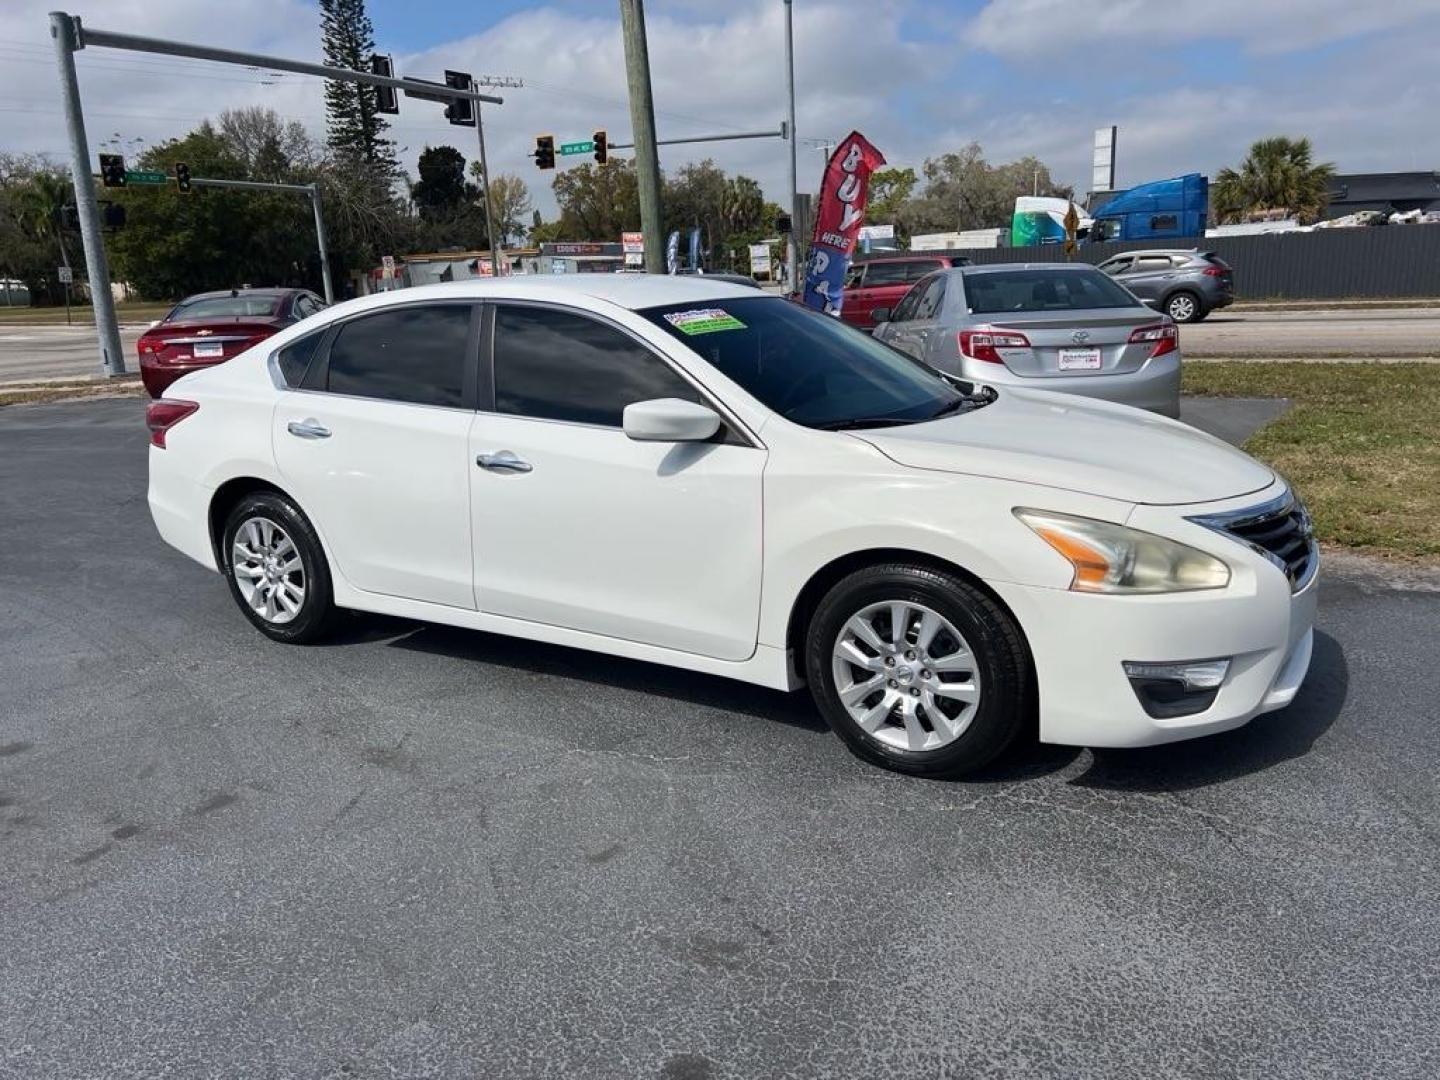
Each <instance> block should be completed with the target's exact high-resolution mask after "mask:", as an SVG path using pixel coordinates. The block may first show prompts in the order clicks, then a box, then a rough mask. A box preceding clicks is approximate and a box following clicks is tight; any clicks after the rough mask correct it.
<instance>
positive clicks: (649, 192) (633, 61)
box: [620, 0, 665, 274]
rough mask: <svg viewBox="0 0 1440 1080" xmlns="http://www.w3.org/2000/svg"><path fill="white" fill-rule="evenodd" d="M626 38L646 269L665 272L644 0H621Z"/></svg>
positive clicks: (627, 79)
mask: <svg viewBox="0 0 1440 1080" xmlns="http://www.w3.org/2000/svg"><path fill="white" fill-rule="evenodd" d="M620 29H621V33H622V34H623V36H624V38H625V79H626V82H627V83H628V84H629V87H630V126H631V130H632V131H634V133H635V173H636V180H638V181H639V188H640V229H641V231H642V232H643V233H644V234H645V269H646V271H647V272H649V273H651V274H663V273H664V272H665V238H664V236H662V235H661V230H662V229H663V228H664V225H663V220H664V219H663V218H661V216H660V151H659V150H658V149H657V148H656V146H655V100H654V97H653V96H652V94H651V91H650V51H649V48H648V47H647V46H646V44H645V4H644V0H620Z"/></svg>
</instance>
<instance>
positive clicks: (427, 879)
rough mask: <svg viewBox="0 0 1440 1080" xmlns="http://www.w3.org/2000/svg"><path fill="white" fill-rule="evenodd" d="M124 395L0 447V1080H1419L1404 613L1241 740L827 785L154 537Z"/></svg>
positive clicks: (734, 744) (630, 707)
mask: <svg viewBox="0 0 1440 1080" xmlns="http://www.w3.org/2000/svg"><path fill="white" fill-rule="evenodd" d="M145 453H146V441H145V435H144V429H143V425H142V403H141V402H139V401H135V400H110V401H103V402H91V403H83V404H63V405H48V406H14V407H9V408H5V409H0V865H3V868H4V873H3V875H0V941H3V948H0V1076H3V1077H6V1078H10V1077H14V1078H25V1080H36V1078H48V1077H64V1078H73V1077H78V1076H106V1077H131V1076H161V1075H166V1076H200V1075H206V1076H209V1075H216V1076H221V1075H224V1076H255V1077H260V1076H306V1077H330V1078H340V1077H487V1078H488V1077H511V1076H517V1077H530V1076H567V1077H587V1078H609V1077H616V1078H622V1077H623V1078H635V1077H657V1078H670V1080H676V1078H690V1080H698V1078H718V1077H802V1076H804V1077H808V1076H844V1077H884V1078H887V1080H889V1078H895V1077H911V1076H953V1077H967V1078H968V1077H987V1076H1001V1075H1014V1076H1025V1077H1048V1076H1055V1077H1071V1078H1073V1077H1107V1078H1111V1077H1137V1078H1139V1077H1144V1078H1147V1080H1152V1078H1156V1077H1180V1076H1183V1077H1265V1078H1279V1077H1297V1078H1298V1077H1304V1078H1316V1077H1356V1076H1367V1077H1415V1078H1422V1077H1424V1078H1432V1077H1434V1076H1435V1075H1437V1073H1440V993H1437V990H1440V984H1437V976H1436V972H1437V971H1440V908H1437V904H1436V898H1437V896H1440V862H1437V857H1436V856H1437V842H1440V793H1437V792H1440V789H1437V785H1436V783H1435V776H1436V774H1437V769H1440V723H1437V711H1436V706H1435V695H1434V657H1435V655H1436V646H1437V637H1440V594H1437V593H1428V592H1423V591H1405V590H1403V589H1395V588H1388V587H1382V586H1379V585H1376V584H1374V583H1373V582H1366V581H1361V580H1346V579H1340V578H1331V579H1330V580H1327V581H1326V582H1325V583H1324V594H1323V599H1322V603H1321V611H1320V625H1319V629H1320V635H1319V640H1318V643H1317V649H1316V655H1315V663H1314V667H1313V668H1312V672H1311V676H1310V679H1309V681H1308V683H1307V684H1306V686H1305V688H1304V689H1303V690H1302V692H1301V694H1300V696H1299V698H1298V699H1297V701H1296V703H1295V704H1294V705H1293V706H1291V707H1290V708H1289V709H1287V710H1285V711H1283V712H1281V713H1277V714H1273V715H1271V716H1269V717H1265V718H1262V719H1260V720H1258V721H1256V722H1255V723H1253V724H1252V725H1250V726H1249V727H1247V728H1245V729H1242V730H1241V731H1238V732H1234V733H1231V734H1228V735H1223V736H1218V737H1215V738H1211V739H1207V740H1204V741H1200V742H1195V743H1189V744H1179V745H1176V746H1172V747H1168V748H1160V749H1154V750H1146V751H1132V752H1104V753H1092V752H1090V751H1085V750H1075V749H1065V748H1035V747H1031V748H1030V749H1028V750H1027V751H1026V752H1025V753H1022V754H1020V755H1018V756H1016V757H1015V758H1014V759H1012V760H1010V761H1008V762H1006V763H1005V764H1004V765H1003V766H1001V767H999V768H997V769H995V770H994V771H993V772H992V773H990V774H988V775H986V776H984V777H981V778H979V779H976V780H973V781H971V782H965V783H935V782H923V781H917V780H913V779H907V778H903V777H899V776H895V775H892V774H888V773H885V772H882V771H879V770H876V769H874V768H870V767H868V766H865V765H863V764H861V763H859V762H857V761H855V760H854V759H852V758H851V757H850V756H849V755H848V754H847V753H846V751H845V750H844V749H843V748H842V746H841V744H840V743H839V741H838V740H836V739H835V738H833V737H832V736H831V735H829V733H828V732H826V731H825V730H824V729H823V727H822V726H821V725H820V723H819V721H818V719H817V717H816V715H815V713H814V712H813V711H812V709H811V707H810V705H809V704H808V701H807V699H806V698H805V697H804V696H803V695H790V696H787V695H783V694H779V693H775V692H770V691H765V690H761V689H758V688H755V687H750V686H746V685H742V684H739V683H731V682H728V681H724V680H720V679H715V678H709V677H705V676H699V675H695V674H690V673H685V672H678V671H672V670H668V669H664V668H659V667H652V666H648V665H645V664H640V663H632V662H627V661H623V660H617V659H612V658H606V657H601V656H596V655H592V654H587V653H582V652H576V651H571V650H566V649H561V648H554V647H549V646H541V645H533V644H528V643H525V642H520V641H513V640H507V639H503V638H498V637H490V636H486V635H482V634H476V633H470V632H465V631H460V630H452V629H444V628H437V627H428V626H422V625H417V624H412V623H405V622H400V621H395V620H379V619H368V618H359V617H357V618H356V619H354V620H353V622H352V624H351V625H350V626H349V628H348V629H347V631H346V633H345V634H344V636H343V637H342V638H341V639H340V640H338V641H337V642H335V643H334V644H333V645H329V646H325V647H317V648H308V649H304V648H287V647H284V646H281V645H276V644H272V643H270V642H268V641H267V640H266V639H264V638H262V637H261V636H260V635H259V634H257V633H255V632H254V631H253V630H252V629H251V628H250V627H249V625H248V624H247V623H246V622H245V621H244V619H243V618H242V617H241V616H240V614H239V613H238V612H237V611H236V610H234V609H233V607H232V605H231V601H230V599H229V597H228V595H227V594H226V591H225V589H224V586H223V584H222V582H221V579H220V578H219V577H217V576H215V575H212V574H208V573H206V572H205V571H203V570H201V569H200V568H199V567H197V566H195V565H193V564H191V563H189V562H188V561H187V560H185V559H184V558H183V557H181V556H180V555H178V554H176V553H174V552H172V551H170V550H169V549H168V548H166V547H165V546H164V545H162V543H161V542H160V541H159V540H158V538H157V537H156V536H155V534H154V530H153V527H152V525H151V523H150V521H149V517H148V513H147V511H146V507H145V493H144V488H145V478H144V467H145Z"/></svg>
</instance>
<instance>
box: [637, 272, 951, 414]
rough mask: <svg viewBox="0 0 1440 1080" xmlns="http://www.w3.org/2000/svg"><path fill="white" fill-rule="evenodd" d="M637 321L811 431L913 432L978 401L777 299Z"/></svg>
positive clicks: (699, 307)
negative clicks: (888, 427) (912, 426)
mask: <svg viewBox="0 0 1440 1080" xmlns="http://www.w3.org/2000/svg"><path fill="white" fill-rule="evenodd" d="M639 314H641V315H642V316H644V317H645V318H647V319H649V320H650V321H651V322H653V323H654V324H655V325H656V326H658V327H660V328H661V329H662V330H665V331H666V332H667V333H669V334H671V335H672V336H673V337H675V338H676V340H678V341H681V342H683V343H684V344H685V345H687V346H689V347H690V348H691V349H693V350H694V351H695V352H697V353H699V354H700V355H701V356H702V357H704V358H705V359H706V360H707V361H709V362H710V363H711V364H713V365H714V366H715V367H716V368H718V369H719V370H720V371H721V372H723V373H724V374H725V375H726V376H728V377H729V378H731V379H733V380H734V381H735V382H737V383H739V384H740V385H741V386H742V387H744V388H745V390H746V391H747V392H748V393H749V394H750V395H751V396H753V397H754V398H755V399H756V400H758V401H759V402H761V403H762V404H763V405H765V406H767V407H768V408H770V409H773V410H774V411H775V412H777V413H779V414H780V415H781V416H783V417H785V418H786V419H787V420H791V421H794V422H795V423H797V424H803V425H805V426H806V427H817V428H841V427H872V426H874V427H879V426H883V425H885V424H903V423H913V422H915V421H919V420H929V419H932V418H934V417H936V416H939V415H944V414H945V413H948V412H955V411H957V410H959V409H960V408H961V407H963V406H964V405H966V404H967V403H969V402H971V400H972V399H969V398H966V397H965V396H964V395H962V394H961V393H960V392H959V391H958V390H956V389H954V388H953V387H951V386H950V385H949V384H948V383H946V382H945V381H944V380H943V379H941V378H940V377H939V376H938V375H936V374H934V373H932V372H931V371H929V370H928V369H926V368H924V367H921V366H920V365H919V364H918V363H916V362H915V361H913V360H911V359H910V358H909V357H907V356H904V355H902V354H901V353H898V352H896V351H894V350H893V349H891V348H889V347H888V346H886V345H882V344H880V343H879V342H878V341H875V340H874V339H873V338H871V337H870V336H869V335H868V334H865V333H862V332H861V331H859V330H855V329H853V328H851V327H849V326H846V325H845V324H844V323H842V322H841V321H840V320H839V319H837V318H835V317H833V316H830V315H821V314H819V313H818V312H814V311H811V310H809V309H808V308H804V307H801V306H800V305H798V304H792V303H788V302H787V301H785V300H781V299H779V298H776V297H759V296H757V297H754V298H747V299H743V300H709V301H704V302H698V303H689V304H670V305H667V306H666V307H657V308H647V309H646V310H644V311H641V312H640V313H639Z"/></svg>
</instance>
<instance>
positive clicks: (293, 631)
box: [219, 491, 338, 645]
mask: <svg viewBox="0 0 1440 1080" xmlns="http://www.w3.org/2000/svg"><path fill="white" fill-rule="evenodd" d="M252 519H261V520H264V521H268V522H271V523H273V524H274V525H275V526H278V527H279V528H280V529H281V530H283V532H284V534H285V535H286V536H287V537H288V538H289V539H290V541H291V542H292V543H293V544H294V547H295V551H296V553H297V554H298V555H299V557H300V565H301V574H302V575H303V576H298V577H292V578H291V580H294V581H298V582H299V583H301V584H303V587H304V598H303V600H301V601H300V602H299V604H298V611H296V612H295V613H294V614H293V615H292V616H290V617H289V619H288V621H286V622H275V621H272V620H270V619H267V618H265V617H264V616H263V615H262V614H261V613H260V612H258V611H256V610H255V609H254V608H253V607H251V605H250V602H249V600H248V599H247V598H246V595H245V593H244V591H243V590H242V588H241V585H240V583H239V582H238V581H237V580H236V573H235V567H234V565H233V562H234V560H233V555H232V553H233V552H234V549H235V538H236V534H237V533H239V531H240V529H241V527H242V526H244V525H245V524H246V522H248V521H251V520H252ZM219 554H220V571H221V573H223V574H224V575H225V582H226V584H227V585H229V587H230V595H231V596H232V597H234V599H235V603H236V605H238V606H239V608H240V610H241V612H242V613H243V614H244V615H245V617H246V618H247V619H249V620H250V623H251V625H252V626H254V627H255V629H257V630H259V631H260V632H261V633H262V634H264V635H265V636H266V637H268V638H270V639H271V640H272V641H279V642H283V643H285V644H287V645H309V644H312V643H314V642H317V641H323V640H324V639H325V638H326V637H328V636H329V635H330V633H331V632H332V631H333V630H334V628H335V622H336V619H337V617H338V612H337V610H336V608H335V593H334V589H333V587H332V585H331V582H330V564H329V563H328V562H327V561H326V558H325V551H324V549H323V548H322V547H321V546H320V538H319V537H318V536H316V535H315V529H314V527H313V526H312V525H311V524H310V521H309V519H308V518H306V517H305V514H304V513H303V512H302V511H301V510H300V508H299V507H298V506H296V505H295V504H294V502H292V501H291V500H290V498H289V497H288V496H285V495H281V494H279V493H278V492H274V491H259V492H255V493H254V494H251V495H247V496H245V497H244V498H243V499H241V500H240V501H239V502H238V503H236V504H235V506H234V507H233V508H232V509H231V511H230V513H229V514H228V515H227V516H226V518H225V530H224V532H223V533H222V539H221V545H220V553H219Z"/></svg>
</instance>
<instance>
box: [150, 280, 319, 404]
mask: <svg viewBox="0 0 1440 1080" xmlns="http://www.w3.org/2000/svg"><path fill="white" fill-rule="evenodd" d="M324 307H325V301H323V300H321V299H320V297H318V296H316V295H315V294H314V293H312V292H310V291H308V290H306V289H227V290H225V291H223V292H207V293H197V294H196V295H194V296H187V297H186V298H185V299H184V300H181V301H180V303H178V304H176V305H175V306H174V307H173V308H171V309H170V311H169V312H168V313H167V314H166V315H165V317H164V318H163V319H160V320H159V321H157V322H153V323H151V324H150V328H149V329H148V330H146V331H145V333H143V334H141V335H140V340H139V341H138V342H136V346H135V347H136V349H137V350H138V352H139V354H140V381H141V382H143V383H144V384H145V389H146V390H147V391H149V393H150V396H151V397H152V398H158V397H159V396H160V395H161V394H163V393H164V392H165V388H166V387H167V386H169V385H170V384H171V383H172V382H174V381H175V380H176V379H178V378H180V376H182V375H188V374H189V373H190V372H192V371H198V370H200V369H201V368H206V367H212V366H214V365H215V364H220V363H224V362H225V361H226V360H228V359H230V358H231V357H232V356H237V355H239V354H240V353H242V352H244V351H245V350H246V349H248V348H250V346H252V345H254V344H256V343H257V342H260V341H263V340H265V339H266V338H267V337H269V336H270V335H272V334H275V333H277V332H279V331H281V330H283V329H285V328H286V327H287V326H293V325H294V324H295V323H297V322H299V321H300V320H302V319H306V318H308V317H310V316H311V315H314V314H316V313H318V312H319V311H321V310H322V309H323V308H324Z"/></svg>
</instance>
